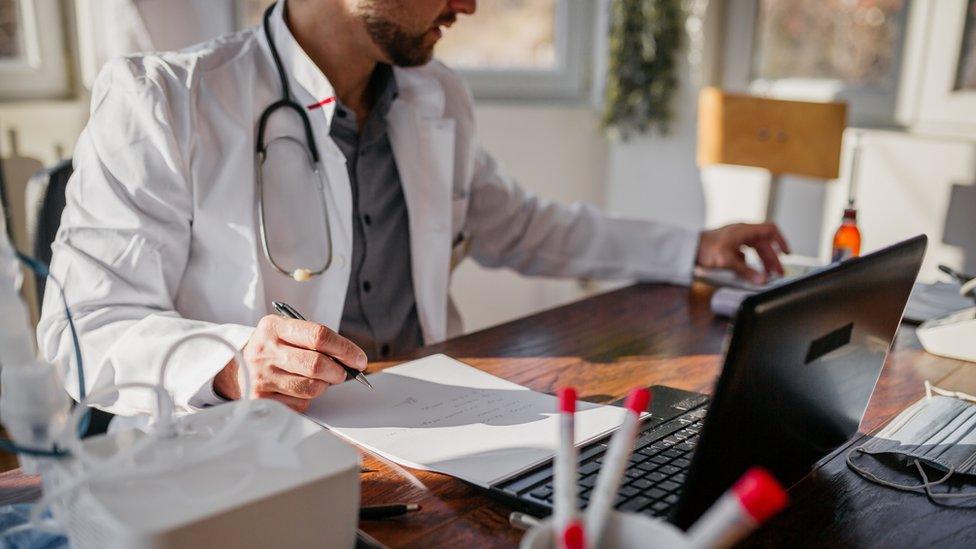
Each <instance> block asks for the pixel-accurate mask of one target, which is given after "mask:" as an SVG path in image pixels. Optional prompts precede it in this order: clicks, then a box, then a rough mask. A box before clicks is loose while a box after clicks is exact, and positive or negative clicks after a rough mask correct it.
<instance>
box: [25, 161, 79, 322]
mask: <svg viewBox="0 0 976 549" xmlns="http://www.w3.org/2000/svg"><path fill="white" fill-rule="evenodd" d="M72 172H73V169H72V167H71V159H70V158H69V159H67V160H62V161H61V162H59V163H58V164H56V165H54V166H53V167H51V168H47V169H45V170H41V171H39V172H37V173H36V174H34V176H33V177H31V178H30V181H28V182H27V193H26V195H27V212H28V214H27V215H28V219H27V230H28V234H29V235H30V239H31V242H33V243H34V249H33V250H31V252H32V253H33V254H34V257H36V258H37V259H39V260H41V261H43V262H44V263H46V264H50V263H51V244H52V243H53V242H54V237H55V236H57V234H58V227H60V226H61V212H62V211H63V210H64V204H65V191H66V190H67V188H68V180H69V179H71V174H72ZM36 279H37V284H36V290H37V303H38V305H40V304H41V303H43V302H44V286H45V284H46V282H47V281H46V280H45V279H44V277H41V276H37V277H36Z"/></svg>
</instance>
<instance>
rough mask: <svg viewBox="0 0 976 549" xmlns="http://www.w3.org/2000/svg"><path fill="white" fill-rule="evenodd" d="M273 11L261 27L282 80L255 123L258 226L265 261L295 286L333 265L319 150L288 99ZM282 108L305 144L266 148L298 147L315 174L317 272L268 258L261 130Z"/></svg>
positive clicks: (302, 115)
mask: <svg viewBox="0 0 976 549" xmlns="http://www.w3.org/2000/svg"><path fill="white" fill-rule="evenodd" d="M274 7H275V3H272V4H271V5H270V6H268V9H267V10H265V12H264V21H263V23H262V26H263V27H264V35H265V37H267V39H268V47H269V48H270V49H271V58H272V59H274V64H275V68H276V69H277V70H278V78H279V79H280V80H281V99H279V100H277V101H275V102H274V103H272V104H271V105H269V106H268V107H267V108H266V109H264V112H262V113H261V118H260V120H259V121H258V135H257V147H256V150H257V166H256V170H255V171H256V172H257V175H256V180H257V193H258V197H257V198H258V223H259V225H260V231H261V247H262V249H263V250H264V257H266V258H267V259H268V262H269V263H271V266H273V267H274V268H275V270H277V271H278V272H280V273H281V274H283V275H285V276H289V277H291V278H293V279H294V280H296V281H298V282H304V281H306V280H308V279H310V278H312V277H313V276H318V275H320V274H322V273H324V272H325V271H326V269H328V268H329V266H330V265H331V264H332V230H331V226H330V223H329V209H328V205H327V204H326V202H325V188H324V183H323V181H322V176H321V174H320V172H319V165H320V162H319V150H318V147H317V146H316V143H315V136H314V135H313V134H312V123H311V122H310V121H309V119H308V115H307V114H306V113H305V108H304V107H303V106H301V105H299V104H298V103H296V102H294V101H293V100H292V99H291V90H290V89H289V87H288V77H287V75H285V70H284V69H283V68H282V66H281V58H280V57H279V55H278V48H276V47H275V43H274V39H273V38H272V36H271V24H270V19H271V12H272V10H273V9H274ZM281 108H285V109H291V110H293V111H295V112H296V113H298V117H299V118H301V120H302V126H304V128H305V140H306V143H302V142H301V141H299V140H298V139H296V138H294V137H290V136H281V137H277V138H275V139H273V140H272V141H271V142H269V143H268V145H271V143H273V142H274V141H277V140H279V139H282V140H285V141H290V142H292V143H294V144H295V145H297V146H299V147H303V148H305V152H306V156H307V158H308V162H309V164H310V165H311V169H312V172H313V173H314V174H315V178H316V180H317V181H318V184H319V189H318V191H319V193H318V194H319V198H320V199H321V200H322V215H323V218H324V220H325V241H326V243H327V244H328V247H327V250H328V255H326V258H325V263H324V264H323V265H322V266H321V267H319V268H318V269H315V270H312V269H309V268H306V267H297V268H295V269H291V270H289V269H286V268H284V267H282V266H281V265H280V264H278V262H277V261H275V259H274V256H273V255H272V254H271V247H270V246H269V245H268V227H267V225H266V224H265V217H264V176H263V171H264V170H263V167H264V162H265V160H266V159H267V157H268V146H267V145H265V143H264V129H265V126H266V125H267V123H268V119H269V118H270V117H271V115H272V114H274V112H275V111H277V110H278V109H281Z"/></svg>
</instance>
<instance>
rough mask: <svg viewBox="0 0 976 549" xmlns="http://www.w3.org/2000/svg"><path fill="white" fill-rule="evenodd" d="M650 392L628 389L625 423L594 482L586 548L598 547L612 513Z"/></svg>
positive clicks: (587, 518) (611, 445)
mask: <svg viewBox="0 0 976 549" xmlns="http://www.w3.org/2000/svg"><path fill="white" fill-rule="evenodd" d="M650 401H651V392H650V391H648V390H647V389H631V391H630V394H629V395H627V415H626V416H625V417H624V423H623V425H621V426H620V429H619V430H617V432H616V433H615V434H614V435H613V439H611V440H610V446H609V448H607V453H606V454H605V455H604V458H603V467H601V469H600V476H599V477H597V479H596V486H595V487H594V488H593V496H592V497H591V498H590V506H589V508H588V509H587V511H586V541H587V546H589V547H599V546H600V538H601V536H602V535H603V529H604V527H605V526H606V523H607V517H608V516H609V515H610V513H611V512H612V511H613V502H614V501H615V500H616V499H617V490H618V489H619V488H620V479H621V478H622V477H623V474H624V470H625V469H626V467H627V463H628V462H629V461H630V454H631V453H632V452H633V451H634V439H635V438H636V436H637V428H638V427H639V423H640V415H641V414H642V413H643V412H644V411H645V410H647V405H648V403H649V402H650Z"/></svg>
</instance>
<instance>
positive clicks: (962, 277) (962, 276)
mask: <svg viewBox="0 0 976 549" xmlns="http://www.w3.org/2000/svg"><path fill="white" fill-rule="evenodd" d="M939 270H940V271H942V272H944V273H945V274H947V275H949V276H951V277H952V278H954V279H956V282H958V283H960V284H965V283H967V282H969V281H970V280H972V279H973V276H972V275H968V274H966V273H960V272H959V271H957V270H955V269H953V268H952V267H950V266H948V265H939Z"/></svg>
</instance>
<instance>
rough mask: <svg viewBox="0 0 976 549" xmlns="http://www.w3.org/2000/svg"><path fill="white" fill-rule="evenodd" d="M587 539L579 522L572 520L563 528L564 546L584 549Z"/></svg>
mask: <svg viewBox="0 0 976 549" xmlns="http://www.w3.org/2000/svg"><path fill="white" fill-rule="evenodd" d="M585 539H586V538H585V537H584V536H583V526H582V525H580V523H579V522H571V523H570V524H569V526H567V527H566V529H565V530H563V546H564V547H565V548H566V549H583V545H584V543H585Z"/></svg>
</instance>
